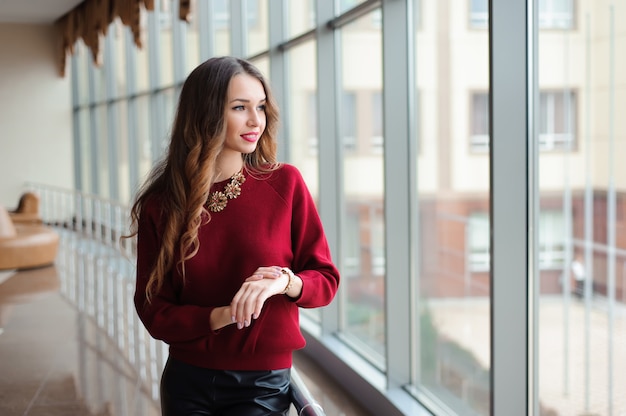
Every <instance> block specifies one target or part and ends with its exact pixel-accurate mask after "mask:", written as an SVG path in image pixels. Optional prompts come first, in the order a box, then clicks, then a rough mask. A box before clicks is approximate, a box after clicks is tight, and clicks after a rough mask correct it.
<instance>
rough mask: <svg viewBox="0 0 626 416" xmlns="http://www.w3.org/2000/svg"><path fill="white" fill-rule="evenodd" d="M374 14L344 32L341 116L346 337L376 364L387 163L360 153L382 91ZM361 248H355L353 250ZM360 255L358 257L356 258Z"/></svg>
mask: <svg viewBox="0 0 626 416" xmlns="http://www.w3.org/2000/svg"><path fill="white" fill-rule="evenodd" d="M371 19H372V14H371V13H370V14H368V15H366V16H363V17H361V18H359V19H357V20H356V21H354V22H352V23H350V24H349V25H347V26H345V27H344V28H342V30H341V61H342V62H341V68H342V74H341V84H342V85H341V90H340V91H339V92H338V93H339V94H340V96H341V103H342V106H341V109H340V111H341V114H340V117H339V119H340V131H341V140H342V142H343V143H344V149H345V151H344V153H345V157H344V159H343V177H344V183H343V192H344V198H345V212H344V213H343V214H342V217H343V218H344V220H343V221H344V223H345V224H346V226H345V227H344V233H343V234H344V237H343V238H342V240H343V241H342V243H343V250H342V251H343V253H344V256H343V257H342V263H344V264H345V265H346V268H345V270H343V276H344V287H343V290H344V292H343V293H344V296H345V298H344V299H343V301H344V302H345V304H344V314H345V316H343V317H342V321H343V328H342V329H343V331H342V334H343V335H345V336H346V338H347V339H348V340H350V341H351V342H353V343H354V345H356V348H357V349H358V350H359V351H360V352H361V353H362V354H364V355H366V356H368V357H370V359H371V360H372V361H373V362H375V363H376V364H379V365H383V364H382V363H383V361H384V360H383V357H384V353H385V302H384V299H385V265H384V255H383V254H382V253H383V252H384V233H383V232H382V231H383V230H384V224H383V192H384V190H383V186H382V184H383V158H382V155H381V154H380V153H378V154H373V153H371V152H369V153H363V152H355V151H352V150H355V149H356V147H357V146H358V143H371V142H372V140H373V139H372V137H373V136H372V129H371V128H368V127H369V126H368V125H367V123H359V122H358V120H371V119H373V118H378V119H381V118H382V114H381V113H378V114H374V113H373V111H372V110H373V109H374V107H373V106H372V105H371V99H370V97H371V91H372V90H379V89H380V87H381V81H382V79H381V67H382V54H381V52H382V50H381V41H382V39H381V32H380V29H374V28H372V26H371V25H370V24H368V22H371ZM352 245H356V246H352ZM355 254H356V255H355Z"/></svg>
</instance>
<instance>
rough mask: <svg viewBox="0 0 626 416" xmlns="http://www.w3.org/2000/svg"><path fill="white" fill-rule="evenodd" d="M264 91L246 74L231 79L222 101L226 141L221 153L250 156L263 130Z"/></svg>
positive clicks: (254, 79) (260, 85)
mask: <svg viewBox="0 0 626 416" xmlns="http://www.w3.org/2000/svg"><path fill="white" fill-rule="evenodd" d="M265 100H266V96H265V89H264V88H263V84H261V81H259V80H258V79H256V78H255V77H253V76H251V75H248V74H239V75H235V76H234V77H233V78H232V79H231V80H230V84H229V85H228V94H227V99H226V113H225V121H226V141H225V143H224V148H223V150H222V152H223V153H224V152H237V153H245V154H247V153H252V152H254V150H255V149H256V146H257V143H258V141H259V139H260V138H261V134H263V131H264V130H265V123H266V117H265Z"/></svg>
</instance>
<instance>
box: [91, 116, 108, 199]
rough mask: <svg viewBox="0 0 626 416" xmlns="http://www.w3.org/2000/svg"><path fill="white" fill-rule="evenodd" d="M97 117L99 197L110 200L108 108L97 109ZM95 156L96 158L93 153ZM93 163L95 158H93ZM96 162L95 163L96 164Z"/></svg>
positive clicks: (96, 147) (96, 148)
mask: <svg viewBox="0 0 626 416" xmlns="http://www.w3.org/2000/svg"><path fill="white" fill-rule="evenodd" d="M95 116H96V117H97V120H94V121H93V122H95V124H96V126H97V129H98V130H97V132H96V136H95V137H93V138H92V139H95V140H96V145H95V149H94V150H96V152H95V155H97V159H96V161H97V164H96V163H94V165H95V166H97V167H98V170H97V172H95V173H96V175H97V181H98V195H99V196H101V197H103V198H109V197H110V196H111V193H110V188H109V184H110V177H109V146H108V143H107V140H108V129H107V106H106V105H104V104H102V105H99V106H97V107H96V111H95ZM92 155H93V156H95V155H94V154H93V153H92ZM91 159H92V161H93V157H92V158H91ZM96 161H94V162H96Z"/></svg>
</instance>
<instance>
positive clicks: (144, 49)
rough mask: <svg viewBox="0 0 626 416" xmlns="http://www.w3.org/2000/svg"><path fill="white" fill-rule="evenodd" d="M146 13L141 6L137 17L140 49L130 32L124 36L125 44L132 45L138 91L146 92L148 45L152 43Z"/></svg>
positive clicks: (147, 81)
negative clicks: (125, 38)
mask: <svg viewBox="0 0 626 416" xmlns="http://www.w3.org/2000/svg"><path fill="white" fill-rule="evenodd" d="M148 13H149V12H146V10H145V9H144V8H143V6H142V9H141V15H140V16H139V18H140V22H141V23H140V25H139V30H140V32H141V43H142V46H141V48H138V47H136V46H135V43H134V41H133V37H132V35H131V33H130V30H128V31H127V35H126V36H127V41H126V42H127V44H131V45H132V46H131V47H132V48H133V50H134V53H135V54H136V56H137V76H136V77H135V81H136V83H137V90H138V91H146V90H148V88H149V86H150V69H149V68H150V57H149V56H148V44H149V43H150V42H152V40H151V39H150V36H149V33H150V32H149V30H148V18H147V14H148Z"/></svg>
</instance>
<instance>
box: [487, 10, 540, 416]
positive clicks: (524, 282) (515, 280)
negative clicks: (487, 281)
mask: <svg viewBox="0 0 626 416" xmlns="http://www.w3.org/2000/svg"><path fill="white" fill-rule="evenodd" d="M526 3H527V2H520V1H516V0H501V1H490V2H489V16H490V24H489V43H490V48H489V58H490V86H491V95H490V100H491V103H490V104H491V105H490V108H491V112H492V117H491V146H490V181H491V184H490V185H491V186H490V190H491V197H490V205H491V295H490V296H491V389H492V391H491V414H495V415H501V414H502V415H504V414H506V415H527V414H530V413H529V411H530V408H529V384H530V379H529V354H531V353H533V352H534V351H529V331H530V319H529V318H530V316H529V305H531V304H533V299H532V296H531V292H529V265H530V264H531V263H530V253H529V234H530V233H529V231H531V232H533V229H534V227H532V226H530V224H531V223H530V222H529V218H530V213H529V207H530V205H529V195H530V194H531V193H532V192H535V189H534V188H532V186H531V184H530V182H529V166H533V165H532V164H531V165H529V155H530V153H529V143H530V140H529V136H530V134H529V126H531V125H532V124H531V121H532V112H531V111H529V108H530V107H529V104H530V103H529V101H530V100H529V97H530V94H529V90H530V89H531V88H530V87H529V81H530V80H531V77H530V76H529V71H528V69H529V59H530V57H531V56H532V55H530V53H529V52H531V51H533V50H534V48H533V47H532V46H533V44H532V42H529V41H528V40H529V37H528V30H529V27H528V20H527V19H528V14H527V12H528V9H527V7H528V6H527V4H526ZM531 10H532V6H531ZM511 50H515V51H519V53H515V54H511V53H510V51H511ZM531 62H533V61H531ZM533 174H534V172H533ZM511 328H515V330H514V331H512V330H511Z"/></svg>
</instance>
